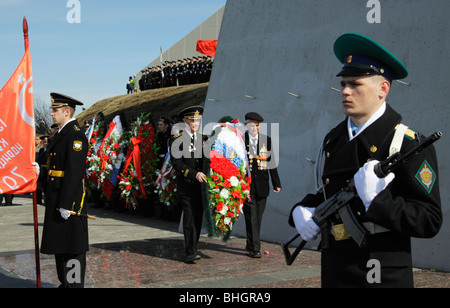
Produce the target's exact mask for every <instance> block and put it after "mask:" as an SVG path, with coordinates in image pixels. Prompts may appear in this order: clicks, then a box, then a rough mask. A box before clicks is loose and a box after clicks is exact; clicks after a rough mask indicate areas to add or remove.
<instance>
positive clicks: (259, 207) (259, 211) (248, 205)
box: [244, 196, 267, 252]
mask: <svg viewBox="0 0 450 308" xmlns="http://www.w3.org/2000/svg"><path fill="white" fill-rule="evenodd" d="M266 201H267V198H266V197H264V198H258V197H256V196H251V201H247V202H245V203H244V216H245V229H246V231H247V245H246V247H245V249H247V250H248V251H249V252H260V250H261V242H260V238H259V235H260V234H259V233H260V231H261V222H262V217H263V213H264V210H265V208H266Z"/></svg>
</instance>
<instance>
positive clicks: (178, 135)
mask: <svg viewBox="0 0 450 308" xmlns="http://www.w3.org/2000/svg"><path fill="white" fill-rule="evenodd" d="M182 135H183V131H181V132H179V133H178V134H176V135H175V136H173V139H177V138H178V137H180V136H182Z"/></svg>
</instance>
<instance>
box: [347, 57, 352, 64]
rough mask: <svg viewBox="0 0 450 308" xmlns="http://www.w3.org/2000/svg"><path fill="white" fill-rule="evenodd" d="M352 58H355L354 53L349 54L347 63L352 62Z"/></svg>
mask: <svg viewBox="0 0 450 308" xmlns="http://www.w3.org/2000/svg"><path fill="white" fill-rule="evenodd" d="M352 60H353V56H352V55H349V56H348V57H347V63H352Z"/></svg>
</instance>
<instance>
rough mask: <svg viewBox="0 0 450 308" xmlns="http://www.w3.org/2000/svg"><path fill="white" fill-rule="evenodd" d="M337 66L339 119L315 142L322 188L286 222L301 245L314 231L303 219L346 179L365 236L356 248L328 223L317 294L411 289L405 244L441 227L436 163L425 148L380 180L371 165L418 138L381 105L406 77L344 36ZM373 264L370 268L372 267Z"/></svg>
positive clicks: (381, 55)
mask: <svg viewBox="0 0 450 308" xmlns="http://www.w3.org/2000/svg"><path fill="white" fill-rule="evenodd" d="M334 52H335V55H336V57H337V58H338V59H339V61H340V62H341V63H343V66H342V70H341V72H340V73H339V74H338V75H337V76H341V77H342V79H341V86H342V107H343V110H344V113H345V115H347V118H346V119H345V120H344V121H343V122H341V123H340V124H339V125H338V126H336V127H335V128H334V129H332V130H331V132H329V133H328V134H327V135H326V136H325V139H324V141H323V146H322V149H323V152H322V153H321V155H322V156H323V160H324V164H323V168H321V166H317V167H318V168H319V170H321V169H323V172H321V174H322V182H323V185H324V186H323V187H322V188H321V189H320V190H318V192H317V193H316V194H309V195H307V196H306V197H305V198H303V200H302V201H301V202H299V204H300V205H299V206H295V207H294V208H293V209H292V211H291V215H290V224H291V225H292V226H295V227H296V229H297V230H298V232H299V234H300V235H301V236H302V238H303V239H305V240H307V241H310V240H313V239H315V238H316V237H317V236H318V235H319V233H320V232H321V230H320V229H319V227H318V226H317V225H316V224H315V222H314V221H313V220H312V219H311V217H312V215H313V214H314V211H315V208H316V207H317V206H318V205H319V204H320V203H322V202H323V201H324V200H325V199H326V198H329V197H331V196H332V195H334V194H335V193H336V192H338V191H339V190H340V189H341V188H342V187H343V186H344V185H345V183H346V182H347V181H348V180H350V179H352V178H353V179H354V181H355V186H356V190H357V193H358V196H359V198H357V199H356V200H355V201H354V202H352V203H351V204H350V206H351V208H352V211H353V213H354V215H355V217H356V218H357V220H358V221H359V222H360V223H362V224H363V226H364V227H365V228H366V229H367V231H369V232H370V238H369V240H368V244H367V245H366V246H365V247H359V246H358V245H357V244H356V243H355V241H353V240H352V239H351V238H350V237H349V235H348V232H347V231H346V229H345V225H343V223H342V221H341V219H340V217H333V218H332V219H331V220H330V223H331V225H332V226H331V227H330V228H329V229H328V230H322V232H327V234H329V236H328V237H322V240H323V239H324V238H329V240H327V242H326V243H322V244H321V245H322V247H324V248H323V250H322V286H323V287H358V288H360V287H413V272H412V257H411V240H410V238H411V237H420V238H429V237H433V236H435V235H436V234H437V233H438V232H439V229H440V227H441V224H442V212H441V204H440V194H439V183H438V164H437V158H436V153H435V150H434V147H433V146H430V147H428V148H426V149H425V150H424V151H422V152H421V153H420V154H418V155H415V156H414V157H412V158H411V159H410V160H409V161H408V162H407V163H405V164H403V165H402V166H401V167H399V168H398V169H396V170H395V171H394V173H395V174H393V173H390V174H389V175H388V176H387V177H385V178H378V177H377V176H376V175H375V173H374V165H375V164H377V162H378V161H380V160H384V159H386V158H387V157H388V156H389V155H391V154H392V153H395V152H396V151H400V152H401V153H405V152H407V151H408V150H410V149H411V148H412V147H413V146H414V145H415V144H416V143H417V141H418V140H420V139H421V138H422V136H421V135H420V134H419V133H417V132H415V131H413V130H411V129H409V128H407V127H406V126H403V125H399V124H401V121H402V117H401V116H400V115H399V114H398V113H397V112H395V111H394V109H392V108H391V107H390V106H389V105H387V104H386V97H387V95H388V93H389V90H390V86H391V82H392V80H395V79H402V78H405V77H406V76H407V75H408V71H407V69H406V67H405V66H404V65H403V63H401V62H400V61H399V60H398V59H397V58H396V57H395V56H394V55H392V53H390V52H389V51H387V50H386V49H385V48H384V47H382V46H381V45H379V44H378V43H376V42H375V41H373V40H371V39H369V38H367V37H365V36H363V35H360V34H356V33H346V34H344V35H342V36H341V37H339V38H338V40H337V41H336V42H335V45H334ZM373 264H378V265H375V267H374V265H373Z"/></svg>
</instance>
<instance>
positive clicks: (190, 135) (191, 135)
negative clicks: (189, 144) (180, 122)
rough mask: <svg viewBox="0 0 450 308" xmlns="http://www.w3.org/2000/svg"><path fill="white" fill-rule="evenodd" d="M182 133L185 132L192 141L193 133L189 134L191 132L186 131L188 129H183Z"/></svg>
mask: <svg viewBox="0 0 450 308" xmlns="http://www.w3.org/2000/svg"><path fill="white" fill-rule="evenodd" d="M184 131H185V132H186V133H187V134H188V135H189V137H191V139H192V137H193V135H194V133H191V131H190V130H188V129H184Z"/></svg>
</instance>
